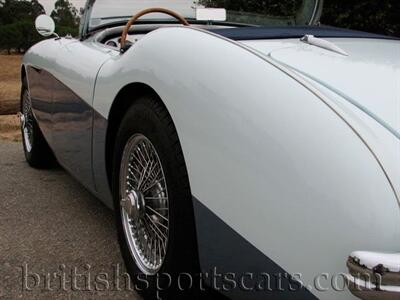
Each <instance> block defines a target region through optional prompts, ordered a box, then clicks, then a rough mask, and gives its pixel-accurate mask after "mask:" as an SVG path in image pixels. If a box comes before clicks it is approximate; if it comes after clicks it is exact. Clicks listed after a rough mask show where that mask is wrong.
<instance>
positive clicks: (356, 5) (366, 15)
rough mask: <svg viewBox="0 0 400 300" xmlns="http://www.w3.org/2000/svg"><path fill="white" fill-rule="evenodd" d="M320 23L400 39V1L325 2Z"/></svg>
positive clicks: (326, 0) (335, 0)
mask: <svg viewBox="0 0 400 300" xmlns="http://www.w3.org/2000/svg"><path fill="white" fill-rule="evenodd" d="M321 23H322V24H327V25H331V26H337V27H344V28H350V29H357V30H362V31H368V32H374V33H380V34H387V35H394V36H398V37H400V1H399V0H362V1H361V0H346V1H340V0H325V2H324V11H323V15H322V19H321Z"/></svg>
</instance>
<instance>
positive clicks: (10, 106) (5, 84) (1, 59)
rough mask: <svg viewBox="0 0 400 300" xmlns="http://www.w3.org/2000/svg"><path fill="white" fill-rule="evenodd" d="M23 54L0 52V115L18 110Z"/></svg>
mask: <svg viewBox="0 0 400 300" xmlns="http://www.w3.org/2000/svg"><path fill="white" fill-rule="evenodd" d="M21 60H22V56H21V55H3V54H0V115H4V114H14V113H17V110H18V101H19V93H20V87H21V83H20V67H21Z"/></svg>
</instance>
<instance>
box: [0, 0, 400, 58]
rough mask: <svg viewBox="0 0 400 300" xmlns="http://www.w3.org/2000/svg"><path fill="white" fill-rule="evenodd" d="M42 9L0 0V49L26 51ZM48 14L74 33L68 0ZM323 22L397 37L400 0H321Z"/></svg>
mask: <svg viewBox="0 0 400 300" xmlns="http://www.w3.org/2000/svg"><path fill="white" fill-rule="evenodd" d="M199 2H201V3H202V4H206V5H208V6H214V7H225V8H227V9H229V10H233V11H239V12H240V11H246V12H254V13H260V14H268V15H271V16H290V15H291V14H292V13H293V11H296V10H297V9H298V8H299V7H300V5H301V3H302V0H200V1H199ZM44 12H45V11H44V9H43V6H42V5H41V4H40V3H39V2H38V0H0V50H6V51H8V52H10V51H11V50H16V51H18V52H24V51H26V50H27V49H28V48H29V47H30V46H31V45H33V44H35V43H36V42H38V41H40V39H41V37H40V36H39V34H37V33H36V30H35V27H34V20H35V18H36V17H37V16H38V15H40V14H43V13H44ZM51 17H52V18H53V19H54V21H55V23H56V31H57V33H58V34H60V35H66V34H71V35H73V36H76V35H77V34H78V25H79V13H78V11H77V9H76V8H75V7H74V6H73V5H72V4H71V3H70V2H69V0H57V1H56V2H55V7H54V10H53V11H52V12H51ZM321 23H322V24H324V25H330V26H337V27H344V28H351V29H358V30H363V31H368V32H375V33H380V34H386V35H393V36H397V37H400V0H325V4H324V11H323V15H322V19H321Z"/></svg>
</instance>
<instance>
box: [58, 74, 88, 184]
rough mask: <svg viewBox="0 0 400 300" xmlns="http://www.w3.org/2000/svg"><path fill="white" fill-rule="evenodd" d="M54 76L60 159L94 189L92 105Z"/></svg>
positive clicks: (69, 169) (73, 173) (70, 170)
mask: <svg viewBox="0 0 400 300" xmlns="http://www.w3.org/2000/svg"><path fill="white" fill-rule="evenodd" d="M53 80H54V85H53V117H52V121H53V127H52V140H53V141H52V142H53V144H52V148H53V150H54V152H55V154H56V157H57V159H58V160H59V161H60V163H61V164H62V165H63V166H64V167H65V168H66V169H68V171H69V172H70V173H72V175H74V176H75V177H77V178H79V180H80V181H81V182H82V184H83V185H85V186H86V187H88V188H90V189H91V190H94V182H93V175H92V154H91V152H92V120H93V109H92V108H91V107H90V106H89V105H88V104H86V102H84V101H83V100H82V99H81V98H80V97H78V96H77V95H76V94H75V93H74V92H73V91H71V90H70V89H69V88H68V87H66V86H65V85H64V84H63V83H61V82H60V81H58V80H57V79H55V78H54V79H53Z"/></svg>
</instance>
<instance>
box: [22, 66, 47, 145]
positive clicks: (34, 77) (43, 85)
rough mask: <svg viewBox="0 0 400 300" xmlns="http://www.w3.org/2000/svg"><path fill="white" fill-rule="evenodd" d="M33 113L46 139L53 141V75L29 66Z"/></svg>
mask: <svg viewBox="0 0 400 300" xmlns="http://www.w3.org/2000/svg"><path fill="white" fill-rule="evenodd" d="M27 73H28V79H29V93H30V97H31V101H32V109H33V113H34V115H35V117H36V120H37V121H38V123H39V126H40V129H41V130H42V132H43V135H44V136H45V138H46V140H47V141H48V142H49V144H50V143H51V124H52V121H51V118H52V105H51V103H52V89H53V77H52V76H51V75H50V74H49V73H47V72H45V71H43V70H40V69H35V68H33V67H28V68H27Z"/></svg>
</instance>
